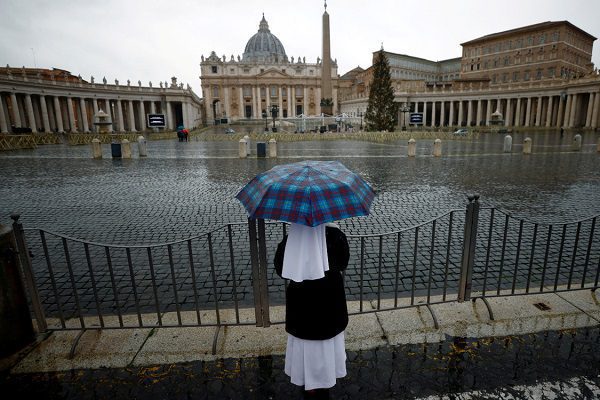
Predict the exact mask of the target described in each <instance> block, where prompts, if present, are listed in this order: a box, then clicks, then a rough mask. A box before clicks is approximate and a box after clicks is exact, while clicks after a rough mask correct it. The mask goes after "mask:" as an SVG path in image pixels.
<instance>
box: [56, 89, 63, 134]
mask: <svg viewBox="0 0 600 400" xmlns="http://www.w3.org/2000/svg"><path fill="white" fill-rule="evenodd" d="M54 115H55V116H56V129H58V132H59V133H63V132H64V131H65V128H64V126H63V119H62V111H61V109H60V100H59V99H58V96H54Z"/></svg>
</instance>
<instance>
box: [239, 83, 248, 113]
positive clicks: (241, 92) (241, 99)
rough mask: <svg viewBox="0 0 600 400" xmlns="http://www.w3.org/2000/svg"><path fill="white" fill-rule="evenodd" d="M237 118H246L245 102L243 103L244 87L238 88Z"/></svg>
mask: <svg viewBox="0 0 600 400" xmlns="http://www.w3.org/2000/svg"><path fill="white" fill-rule="evenodd" d="M238 110H239V113H238V114H239V115H238V118H239V119H242V118H246V102H245V101H244V87H243V86H240V106H239V108H238Z"/></svg>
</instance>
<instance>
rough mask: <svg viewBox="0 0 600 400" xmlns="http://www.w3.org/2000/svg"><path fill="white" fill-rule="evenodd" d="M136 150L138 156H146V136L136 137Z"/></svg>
mask: <svg viewBox="0 0 600 400" xmlns="http://www.w3.org/2000/svg"><path fill="white" fill-rule="evenodd" d="M138 152H139V153H140V157H146V156H147V155H148V146H147V144H146V138H145V137H143V136H139V137H138Z"/></svg>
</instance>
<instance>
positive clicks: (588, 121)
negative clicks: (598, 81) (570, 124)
mask: <svg viewBox="0 0 600 400" xmlns="http://www.w3.org/2000/svg"><path fill="white" fill-rule="evenodd" d="M593 109H594V93H590V98H589V100H588V107H587V115H586V117H585V127H586V128H589V127H591V126H592V110H593Z"/></svg>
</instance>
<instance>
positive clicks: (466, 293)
mask: <svg viewBox="0 0 600 400" xmlns="http://www.w3.org/2000/svg"><path fill="white" fill-rule="evenodd" d="M468 199H469V204H467V213H466V218H465V235H464V242H463V243H464V244H463V254H462V261H461V269H460V281H459V286H458V301H459V302H463V301H466V300H469V299H470V298H471V284H472V282H471V280H472V277H473V265H474V264H475V246H476V245H477V224H478V222H479V195H478V194H474V195H469V196H468Z"/></svg>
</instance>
